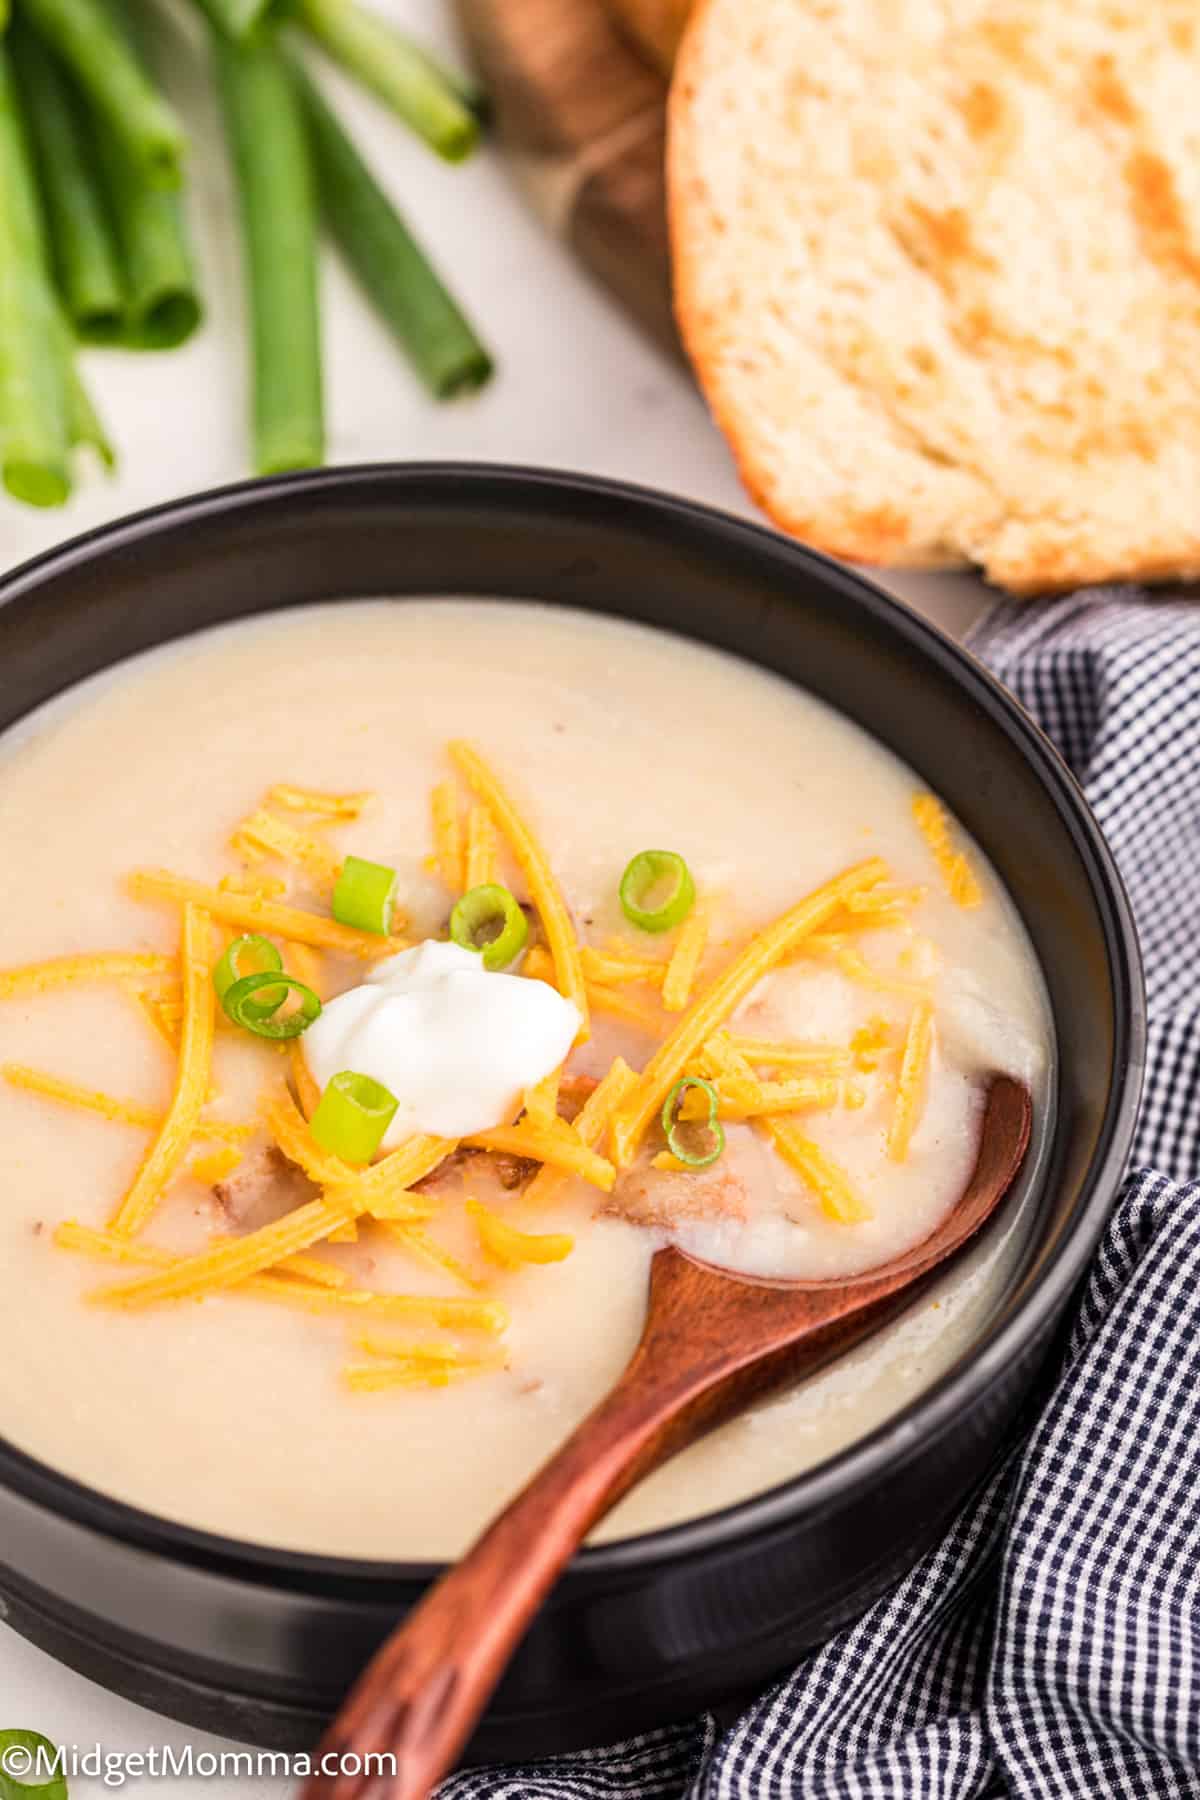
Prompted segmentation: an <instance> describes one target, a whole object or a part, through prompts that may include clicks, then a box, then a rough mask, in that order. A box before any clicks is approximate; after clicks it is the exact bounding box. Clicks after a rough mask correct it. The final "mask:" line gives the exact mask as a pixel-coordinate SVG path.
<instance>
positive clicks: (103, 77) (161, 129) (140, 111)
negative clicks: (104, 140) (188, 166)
mask: <svg viewBox="0 0 1200 1800" xmlns="http://www.w3.org/2000/svg"><path fill="white" fill-rule="evenodd" d="M21 10H22V12H23V13H24V15H25V16H26V18H27V19H28V20H29V23H30V24H31V25H32V26H33V28H34V30H35V31H36V32H37V34H38V36H39V37H40V38H41V39H42V41H43V42H44V43H45V44H46V45H47V46H48V47H49V48H50V49H51V50H53V51H54V53H55V54H56V55H57V56H58V57H59V58H60V59H61V60H62V62H64V63H65V64H66V66H67V67H68V68H69V69H70V71H71V73H72V75H73V76H74V78H75V80H76V82H77V83H78V85H79V88H80V90H81V91H82V93H83V94H84V96H85V97H86V99H87V101H88V104H89V106H90V107H91V109H92V112H93V113H94V115H95V117H96V118H97V120H98V121H99V123H100V126H101V128H102V129H103V130H104V131H105V132H107V133H109V134H111V135H112V136H113V137H115V138H116V139H117V141H118V142H119V143H120V144H122V145H123V146H124V148H125V150H126V151H127V152H128V154H129V156H130V157H131V158H132V159H133V161H134V162H135V163H136V165H137V166H138V168H139V169H140V170H141V171H142V173H143V174H144V175H145V177H146V179H147V180H148V181H150V182H153V183H154V184H156V185H157V186H159V187H167V188H171V187H178V186H179V183H180V181H181V179H182V171H183V157H184V151H185V148H186V139H185V137H184V132H183V126H182V125H181V124H180V122H179V119H178V118H177V117H176V115H175V112H174V109H173V108H172V107H171V106H169V105H168V104H167V102H166V100H165V99H164V98H163V96H162V95H161V94H160V93H159V92H158V90H157V89H156V88H155V86H154V84H153V82H152V81H151V80H150V78H149V76H148V75H147V74H146V71H145V69H144V68H143V66H142V63H141V60H140V58H139V57H138V56H137V55H136V54H135V52H134V51H133V49H132V47H131V46H130V43H129V41H128V39H127V37H126V35H125V33H124V32H123V31H122V30H121V28H120V26H119V25H118V24H117V23H116V22H115V20H114V19H113V17H112V15H111V13H110V11H109V9H108V8H107V7H106V6H105V5H104V4H103V3H102V0H21Z"/></svg>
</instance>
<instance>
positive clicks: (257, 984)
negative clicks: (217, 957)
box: [221, 969, 321, 1038]
mask: <svg viewBox="0 0 1200 1800" xmlns="http://www.w3.org/2000/svg"><path fill="white" fill-rule="evenodd" d="M255 994H262V996H263V997H262V999H261V1000H256V999H255V998H254V996H255ZM289 994H294V995H295V996H296V999H297V1001H298V1002H299V1005H298V1006H297V1007H296V1008H295V1010H294V1011H292V1012H287V1013H284V1014H283V1015H282V1017H281V1016H280V1010H279V1009H280V1008H281V1007H282V1006H283V1004H284V1002H285V1001H286V999H287V997H288V995H289ZM221 1005H222V1006H223V1007H224V1008H225V1011H226V1012H227V1013H228V1015H229V1017H230V1018H231V1019H232V1020H233V1022H234V1024H235V1025H241V1026H242V1027H243V1029H244V1030H246V1031H252V1032H253V1033H254V1035H255V1037H263V1038H294V1037H299V1036H300V1033H301V1032H302V1031H307V1030H308V1028H309V1026H310V1025H311V1024H312V1022H313V1020H314V1019H316V1018H319V1017H320V1014H321V1002H320V1001H319V1000H318V999H317V996H316V995H315V994H314V993H313V991H312V989H311V988H310V987H308V986H306V985H305V983H304V982H303V981H297V980H296V977H295V976H294V975H280V974H277V973H276V972H275V971H273V970H268V969H264V970H263V971H262V972H261V973H260V974H257V975H243V976H242V978H241V980H240V981H235V982H234V984H233V986H232V987H231V988H227V989H226V991H225V993H224V994H222V996H221Z"/></svg>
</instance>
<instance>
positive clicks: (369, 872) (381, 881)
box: [333, 856, 396, 937]
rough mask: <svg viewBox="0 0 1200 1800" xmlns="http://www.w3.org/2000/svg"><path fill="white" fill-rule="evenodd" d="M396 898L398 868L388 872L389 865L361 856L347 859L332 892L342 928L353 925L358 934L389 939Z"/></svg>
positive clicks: (334, 909) (335, 910)
mask: <svg viewBox="0 0 1200 1800" xmlns="http://www.w3.org/2000/svg"><path fill="white" fill-rule="evenodd" d="M395 898H396V871H395V869H389V868H388V866H387V864H386V863H377V862H367V861H366V859H365V858H364V857H361V856H348V857H347V858H346V860H345V862H344V863H343V864H342V872H341V874H340V875H339V876H338V878H337V886H336V887H335V888H334V890H333V916H334V918H335V919H336V920H337V921H338V923H339V925H353V926H355V928H356V929H357V930H359V931H374V932H378V934H379V935H380V937H386V936H387V934H388V932H389V931H390V930H391V929H392V906H393V904H394V902H395Z"/></svg>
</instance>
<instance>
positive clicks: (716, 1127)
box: [662, 1075, 725, 1169]
mask: <svg viewBox="0 0 1200 1800" xmlns="http://www.w3.org/2000/svg"><path fill="white" fill-rule="evenodd" d="M688 1088H699V1089H700V1090H701V1092H702V1093H704V1094H706V1095H707V1096H708V1117H707V1119H705V1121H704V1127H703V1129H704V1130H705V1131H707V1132H708V1133H709V1134H710V1135H711V1137H712V1140H713V1147H712V1149H711V1150H708V1151H706V1152H705V1154H704V1155H703V1156H696V1155H695V1154H694V1153H693V1152H692V1151H691V1150H689V1149H688V1148H687V1146H686V1144H684V1143H683V1141H682V1139H681V1137H680V1135H679V1134H680V1132H681V1130H682V1129H683V1121H681V1120H680V1119H679V1118H678V1117H677V1116H676V1113H677V1108H678V1106H679V1102H680V1101H681V1100H682V1099H683V1096H684V1094H685V1093H686V1092H687V1090H688ZM717 1105H718V1100H717V1090H716V1088H715V1087H714V1086H713V1084H712V1082H711V1081H701V1079H700V1077H699V1076H698V1075H685V1076H684V1077H683V1079H682V1080H681V1081H677V1082H676V1083H675V1086H674V1087H673V1088H672V1089H671V1091H670V1093H669V1094H668V1095H667V1097H666V1099H665V1100H664V1102H663V1109H662V1128H663V1130H664V1131H665V1132H666V1134H667V1149H668V1150H669V1151H670V1152H671V1155H672V1156H674V1157H676V1158H677V1159H678V1161H679V1162H681V1163H686V1164H687V1166H688V1168H689V1169H707V1167H708V1165H709V1163H715V1162H716V1160H717V1158H718V1156H720V1154H721V1152H722V1151H723V1150H724V1148H725V1127H724V1126H723V1125H722V1124H721V1121H720V1119H718V1117H717Z"/></svg>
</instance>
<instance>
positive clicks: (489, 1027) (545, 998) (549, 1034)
mask: <svg viewBox="0 0 1200 1800" xmlns="http://www.w3.org/2000/svg"><path fill="white" fill-rule="evenodd" d="M579 1026H580V1018H579V1012H578V1010H577V1008H576V1007H575V1006H573V1005H572V1003H571V1002H570V1001H569V1000H566V999H564V998H563V996H562V995H561V994H560V993H558V992H557V991H556V989H554V988H552V987H550V986H549V984H548V983H547V982H544V981H532V980H530V979H529V978H528V977H526V976H523V975H503V974H500V973H497V972H493V971H491V970H488V969H485V968H484V966H483V960H482V958H481V957H479V956H477V955H476V954H475V953H474V952H473V951H471V950H465V949H464V948H463V947H462V945H461V944H444V943H439V942H436V941H434V940H433V939H429V940H428V941H427V942H425V943H423V944H417V945H416V946H415V947H414V948H413V949H411V950H402V951H401V952H400V954H399V955H398V956H389V957H388V958H387V960H386V961H385V962H381V963H377V964H376V965H375V967H374V968H373V969H372V970H371V973H370V974H369V975H368V976H367V979H366V980H365V981H364V982H363V983H362V984H361V985H360V986H359V987H354V988H350V989H349V990H348V991H347V992H346V993H344V994H339V995H338V997H337V999H336V1000H330V1001H328V1002H327V1003H326V1005H325V1007H324V1009H323V1010H322V1012H321V1015H320V1017H319V1018H318V1019H316V1020H315V1021H314V1023H313V1024H312V1025H310V1026H309V1028H308V1030H307V1031H306V1032H305V1034H304V1054H305V1058H306V1060H307V1062H308V1066H309V1069H310V1070H311V1072H312V1075H313V1079H314V1080H315V1081H316V1082H317V1084H318V1085H319V1086H320V1087H321V1088H324V1087H325V1086H326V1084H327V1083H328V1082H329V1081H331V1080H332V1079H333V1077H334V1076H335V1075H337V1074H340V1073H341V1072H342V1070H344V1069H352V1070H354V1071H355V1073H357V1074H359V1075H370V1076H372V1077H373V1078H374V1079H375V1080H376V1081H381V1082H382V1083H383V1085H384V1087H386V1088H387V1089H388V1090H389V1092H390V1093H392V1094H394V1095H395V1096H396V1099H397V1101H398V1103H399V1104H398V1105H397V1107H396V1113H395V1117H394V1118H393V1119H392V1122H391V1124H390V1125H389V1126H388V1130H387V1135H386V1136H385V1137H384V1140H383V1148H384V1149H385V1150H390V1149H392V1148H393V1146H394V1145H396V1144H398V1143H400V1142H402V1140H403V1139H404V1138H406V1137H412V1136H413V1135H414V1134H415V1133H417V1132H429V1133H430V1134H431V1135H433V1136H435V1137H468V1136H469V1135H470V1134H471V1133H472V1132H476V1131H488V1130H490V1129H491V1128H492V1127H493V1126H496V1125H508V1124H511V1122H512V1120H513V1119H514V1118H515V1117H516V1115H517V1113H518V1111H519V1110H520V1106H521V1096H522V1092H523V1090H524V1089H525V1088H527V1087H531V1086H532V1085H533V1084H534V1082H537V1081H540V1080H541V1079H542V1077H543V1075H548V1074H549V1073H550V1071H551V1069H556V1068H557V1067H558V1065H559V1063H561V1062H562V1061H563V1059H564V1057H565V1056H566V1054H567V1052H568V1050H569V1049H570V1048H571V1045H572V1044H573V1043H574V1041H575V1035H576V1033H577V1032H578V1030H579Z"/></svg>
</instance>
